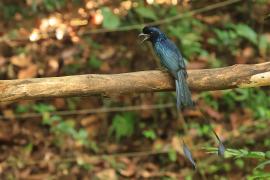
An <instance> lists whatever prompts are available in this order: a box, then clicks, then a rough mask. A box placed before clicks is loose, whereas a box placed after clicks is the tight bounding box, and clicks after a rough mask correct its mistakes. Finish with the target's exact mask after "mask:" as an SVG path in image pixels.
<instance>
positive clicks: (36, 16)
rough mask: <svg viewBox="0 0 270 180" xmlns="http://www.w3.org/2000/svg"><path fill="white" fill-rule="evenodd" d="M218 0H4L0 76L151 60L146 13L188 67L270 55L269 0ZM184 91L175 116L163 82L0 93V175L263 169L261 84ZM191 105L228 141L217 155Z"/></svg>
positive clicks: (157, 174) (214, 175)
mask: <svg viewBox="0 0 270 180" xmlns="http://www.w3.org/2000/svg"><path fill="white" fill-rule="evenodd" d="M226 2H231V3H232V4H230V5H226V4H223V5H222V4H220V6H219V7H218V8H215V9H211V8H210V7H213V6H212V4H215V3H221V1H218V0H211V1H210V0H205V1H199V0H194V1H189V0H182V1H177V0H145V1H143V0H138V1H131V0H125V1H120V0H114V1H110V0H95V1H91V0H2V1H0V19H1V21H0V65H1V68H0V78H1V79H24V78H38V77H52V76H65V75H77V74H87V73H98V74H102V73H106V74H110V73H124V72H132V71H141V70H152V69H158V68H159V64H158V60H157V58H156V56H155V55H154V54H153V51H152V50H151V46H150V44H147V43H145V44H143V45H141V44H140V41H139V39H138V38H137V36H138V34H139V32H140V30H141V28H142V26H141V24H144V23H149V22H155V23H156V24H159V25H160V26H159V27H160V28H161V29H162V30H163V31H164V32H166V34H167V35H168V36H169V37H170V38H172V39H173V41H174V42H176V43H177V45H178V47H179V48H180V49H181V51H182V53H183V55H184V57H185V58H186V59H187V61H188V68H189V69H201V68H217V67H223V66H228V65H233V64H252V63H262V62H266V61H268V60H269V55H270V18H266V17H267V16H268V14H270V1H269V0H245V1H241V0H227V1H226ZM190 12H192V13H190ZM175 16H176V17H178V18H176V19H175V20H171V19H170V18H171V17H175ZM265 18H266V19H265ZM163 19H167V20H169V22H167V21H160V20H163ZM193 99H194V100H195V101H196V103H197V106H196V108H195V109H193V110H186V111H184V112H183V116H184V118H183V116H179V115H178V114H177V112H176V108H175V94H174V93H173V92H159V93H145V94H136V95H134V94H133V95H121V96H115V97H110V98H106V97H71V98H56V99H43V100H37V101H32V100H27V101H19V102H8V103H1V111H0V129H1V130H0V179H8V180H13V179H27V180H31V179H32V180H34V179H129V178H131V179H146V178H150V179H164V180H165V179H166V180H169V179H256V178H259V179H260V178H262V179H264V178H267V177H269V176H270V174H269V172H270V166H269V165H268V163H270V160H269V159H270V151H268V150H270V148H269V146H270V138H269V135H270V130H269V124H270V122H269V119H270V96H269V88H268V87H265V88H252V89H234V90H225V91H213V92H201V93H195V92H193ZM201 111H202V112H203V113H204V114H205V115H206V118H207V119H208V120H209V121H210V122H211V125H212V126H213V127H214V129H215V131H216V132H217V133H218V134H219V135H220V137H221V138H222V139H223V140H224V144H225V146H226V147H227V148H230V151H228V152H226V157H225V159H223V160H222V159H220V158H218V157H217V155H216V154H211V153H209V152H210V151H211V152H212V150H213V148H212V147H216V146H217V142H216V140H215V138H214V136H213V134H212V133H211V128H210V125H209V123H207V121H205V118H204V117H203V116H202V114H201ZM181 138H184V139H185V142H186V143H187V144H188V146H189V147H190V149H191V151H192V152H193V156H194V158H195V159H196V161H197V164H198V167H199V168H198V170H196V171H194V170H192V167H191V166H190V164H189V163H188V162H187V161H186V160H185V158H184V156H183V153H182V146H181V145H182V142H181Z"/></svg>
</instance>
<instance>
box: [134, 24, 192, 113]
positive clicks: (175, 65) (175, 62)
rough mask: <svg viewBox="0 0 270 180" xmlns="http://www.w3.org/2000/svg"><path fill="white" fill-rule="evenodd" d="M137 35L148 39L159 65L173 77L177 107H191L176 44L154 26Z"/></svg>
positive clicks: (182, 61)
mask: <svg viewBox="0 0 270 180" xmlns="http://www.w3.org/2000/svg"><path fill="white" fill-rule="evenodd" d="M139 36H144V37H145V38H144V39H143V41H142V42H144V41H146V40H149V41H150V42H151V43H152V45H153V48H154V50H155V52H156V54H157V55H158V57H159V58H160V62H161V65H162V66H164V67H165V68H167V69H168V70H169V72H170V73H171V75H173V77H174V78H175V86H176V96H177V97H176V98H177V99H176V106H177V109H178V110H180V109H182V108H183V107H192V106H193V101H192V99H191V93H190V91H189V88H188V85H187V82H186V78H187V72H186V65H185V62H184V59H183V57H182V55H181V53H180V51H179V50H178V48H177V46H176V45H175V44H174V43H173V42H172V41H171V40H170V39H168V38H167V36H166V35H165V34H164V33H163V32H161V31H160V30H159V29H158V28H156V27H144V28H143V33H141V34H140V35H139Z"/></svg>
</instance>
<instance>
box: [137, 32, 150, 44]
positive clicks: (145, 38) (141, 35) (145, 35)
mask: <svg viewBox="0 0 270 180" xmlns="http://www.w3.org/2000/svg"><path fill="white" fill-rule="evenodd" d="M138 37H144V38H143V40H142V41H141V43H143V42H144V41H147V40H148V39H149V38H150V35H148V34H144V33H140V34H139V36H138Z"/></svg>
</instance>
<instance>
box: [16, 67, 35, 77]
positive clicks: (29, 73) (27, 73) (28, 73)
mask: <svg viewBox="0 0 270 180" xmlns="http://www.w3.org/2000/svg"><path fill="white" fill-rule="evenodd" d="M37 70H38V68H37V65H34V64H32V65H31V66H29V67H27V68H26V69H22V70H20V71H19V73H18V78H19V79H26V78H33V77H35V76H36V75H37Z"/></svg>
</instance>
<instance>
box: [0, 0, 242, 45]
mask: <svg viewBox="0 0 270 180" xmlns="http://www.w3.org/2000/svg"><path fill="white" fill-rule="evenodd" d="M240 1H241V0H227V1H223V2H219V3H215V4H212V5H208V6H206V7H203V8H199V9H195V10H192V11H189V12H184V13H180V14H178V15H176V16H172V17H168V18H164V19H161V20H157V21H153V22H150V23H144V24H134V25H128V26H122V27H117V28H112V29H106V28H99V29H91V30H88V31H81V32H79V33H78V35H79V36H84V35H90V34H99V33H108V32H122V31H131V30H136V29H141V28H142V27H144V26H156V25H161V24H166V23H170V22H173V21H176V20H179V19H182V18H184V17H188V16H193V15H195V14H199V13H204V12H208V11H211V10H214V9H218V8H221V7H225V6H228V5H231V4H235V3H237V2H240ZM48 38H54V36H52V35H49V36H48V37H47V38H46V39H48ZM6 40H7V39H6V38H0V42H1V41H6ZM40 40H44V39H40ZM10 41H17V42H20V43H22V42H24V41H27V42H30V41H29V39H28V38H20V39H19V38H18V39H10Z"/></svg>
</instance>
